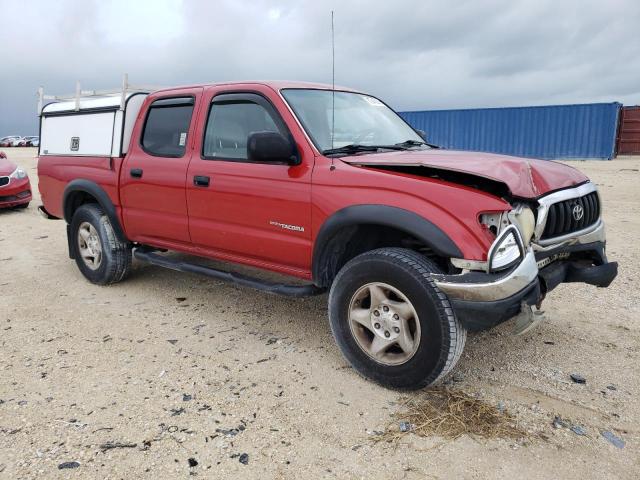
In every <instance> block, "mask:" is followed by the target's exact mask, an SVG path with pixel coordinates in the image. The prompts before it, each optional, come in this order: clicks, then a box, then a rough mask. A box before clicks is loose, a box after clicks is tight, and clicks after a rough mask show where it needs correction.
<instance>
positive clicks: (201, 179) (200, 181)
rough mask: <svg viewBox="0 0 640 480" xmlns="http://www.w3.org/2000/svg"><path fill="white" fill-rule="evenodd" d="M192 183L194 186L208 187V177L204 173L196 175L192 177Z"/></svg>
mask: <svg viewBox="0 0 640 480" xmlns="http://www.w3.org/2000/svg"><path fill="white" fill-rule="evenodd" d="M193 184H194V185H195V186H196V187H208V186H209V177H205V176H204V175H196V176H194V177H193Z"/></svg>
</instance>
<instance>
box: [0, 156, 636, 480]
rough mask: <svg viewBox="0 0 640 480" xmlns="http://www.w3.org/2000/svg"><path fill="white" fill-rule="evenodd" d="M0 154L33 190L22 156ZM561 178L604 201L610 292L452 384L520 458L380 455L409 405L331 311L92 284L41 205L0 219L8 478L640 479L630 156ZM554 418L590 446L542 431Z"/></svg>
mask: <svg viewBox="0 0 640 480" xmlns="http://www.w3.org/2000/svg"><path fill="white" fill-rule="evenodd" d="M6 151H7V154H8V156H9V157H10V158H12V159H14V160H15V161H17V162H18V163H19V164H21V165H22V166H23V167H25V168H26V169H27V170H28V172H29V174H30V176H31V180H32V183H33V187H34V188H35V189H36V190H37V175H36V160H35V159H34V158H33V155H34V153H33V150H32V149H6ZM572 165H574V166H576V167H578V168H579V169H581V170H583V171H585V172H586V173H587V174H588V175H590V176H591V177H592V178H593V179H594V181H595V182H597V183H598V185H599V186H600V191H601V193H602V195H603V197H604V201H605V212H604V216H605V219H606V222H607V224H608V236H609V248H608V254H609V257H610V259H615V260H617V261H619V262H620V274H619V277H618V278H617V280H616V281H615V283H614V285H612V286H611V288H609V289H605V290H603V289H596V288H595V287H591V286H587V285H561V286H560V287H559V288H558V289H557V290H556V291H554V292H553V293H552V294H551V296H550V298H548V299H547V300H546V302H545V309H546V311H547V312H548V313H549V320H548V321H547V322H546V323H544V324H542V325H541V326H539V327H538V328H537V329H536V330H534V331H533V332H531V333H529V334H527V335H525V336H521V337H514V336H512V335H511V334H510V332H511V328H512V325H510V324H509V323H507V324H504V325H502V326H500V327H499V328H497V329H494V330H492V331H490V332H485V333H482V334H476V335H471V336H470V338H469V339H468V342H467V347H466V350H465V353H464V356H463V358H462V360H461V362H460V363H459V365H458V368H457V370H456V373H455V375H454V377H453V380H451V381H450V383H451V384H452V386H453V387H454V388H459V389H462V390H464V391H466V392H469V393H474V394H478V395H480V396H482V397H483V398H485V399H486V400H487V401H488V402H492V403H496V404H497V403H498V402H503V403H504V404H505V405H506V408H507V409H508V410H509V411H511V412H512V413H513V414H514V415H515V416H516V418H517V419H518V421H519V422H520V424H521V425H522V426H523V427H524V428H526V429H527V430H529V431H530V432H532V437H531V438H530V439H528V440H525V441H520V442H514V441H511V440H504V439H495V440H481V439H473V438H469V437H462V438H459V439H457V440H444V439H440V438H422V437H417V436H415V435H414V434H409V435H407V436H406V437H404V438H403V439H402V440H401V441H400V442H399V443H397V444H391V443H386V442H379V443H376V442H375V441H374V439H375V438H376V435H375V432H376V431H381V430H384V429H385V428H386V427H387V426H388V425H389V423H390V422H391V421H392V420H391V417H390V416H391V414H393V413H394V412H398V411H402V409H401V405H400V402H401V401H402V397H403V395H402V394H400V393H398V392H394V391H390V390H385V389H383V388H381V387H378V386H376V385H374V384H372V383H370V382H368V381H366V380H364V379H362V378H360V377H359V376H358V375H357V374H356V373H355V372H354V371H353V370H351V368H350V367H349V366H348V365H347V363H346V362H345V360H344V359H343V358H342V357H341V355H340V352H339V351H338V349H337V347H336V346H335V344H334V342H333V339H332V337H331V332H330V329H329V325H328V321H327V317H326V297H325V296H321V297H317V298H311V299H305V300H294V299H287V298H280V297H273V296H269V295H266V294H262V293H258V292H254V291H250V290H245V289H241V288H236V287H234V286H231V285H227V284H223V283H218V282H215V281H210V280H208V279H204V278H201V277H198V276H195V275H187V274H180V273H176V272H172V271H169V270H163V269H161V268H157V267H152V266H148V265H144V264H140V263H135V266H134V271H133V274H132V276H131V277H130V279H129V280H128V281H126V282H124V283H121V284H118V285H114V286H110V287H98V286H94V285H91V284H89V283H88V282H87V281H85V280H84V278H83V277H82V276H81V275H80V273H79V271H78V270H77V268H76V266H75V263H74V262H73V261H71V260H69V259H68V258H67V251H66V240H65V225H64V222H62V221H47V220H44V219H43V218H41V217H40V216H39V215H38V213H37V211H36V206H37V205H38V204H39V201H38V198H37V195H36V198H35V199H34V201H33V203H32V204H31V206H30V207H29V209H27V210H26V211H5V212H2V213H0V478H11V479H14V478H15V479H17V478H114V479H115V478H154V479H157V478H162V479H166V478H187V477H189V476H194V475H196V476H198V477H201V478H231V477H233V478H250V479H251V478H260V479H269V478H301V477H305V478H314V479H315V478H381V479H382V478H394V479H401V478H407V479H413V478H416V479H417V478H429V479H445V478H477V479H483V478H535V479H548V478H563V479H571V478H576V479H578V478H579V479H585V478H597V479H605V478H619V479H622V478H625V479H632V478H638V477H640V432H639V427H640V382H639V378H638V374H637V372H638V363H639V360H640V315H639V313H640V308H639V306H638V304H639V302H638V300H639V295H638V292H639V287H640V283H639V281H638V277H639V275H640V242H638V236H639V235H640V193H639V191H638V185H639V179H640V172H639V170H640V158H638V157H636V158H620V159H617V160H614V161H611V162H604V161H593V162H572ZM570 373H579V374H581V375H583V376H584V377H585V378H586V379H587V382H586V384H585V385H578V384H575V383H573V382H572V381H571V380H570V378H569V374H570ZM412 395H415V394H412ZM556 415H560V416H562V418H564V419H567V421H568V422H570V424H573V425H580V426H582V427H584V429H585V430H586V433H587V435H586V436H578V435H577V434H575V433H573V432H572V431H571V430H569V429H567V428H560V429H554V428H553V427H552V425H551V423H552V420H553V418H554V416H556ZM603 430H610V431H612V432H614V433H615V434H616V435H617V436H619V437H620V438H622V439H623V440H624V441H625V442H626V445H625V447H624V448H622V449H619V448H616V447H615V446H613V445H612V444H611V443H609V442H607V441H606V440H605V439H604V438H603V437H602V436H601V434H600V432H601V431H603ZM540 434H541V435H540ZM107 442H115V443H121V444H128V445H133V444H135V446H129V447H121V448H113V449H104V448H101V445H103V444H105V443H107ZM242 454H247V456H248V463H247V464H244V463H241V461H240V459H242V460H245V459H246V458H247V457H245V456H242V457H241V455H242ZM190 458H191V459H194V460H195V461H196V462H197V465H195V466H190V465H189V459H190ZM72 461H76V462H78V463H79V464H80V466H79V467H78V468H75V469H68V470H66V469H65V470H59V468H58V466H59V465H60V464H61V463H63V462H72Z"/></svg>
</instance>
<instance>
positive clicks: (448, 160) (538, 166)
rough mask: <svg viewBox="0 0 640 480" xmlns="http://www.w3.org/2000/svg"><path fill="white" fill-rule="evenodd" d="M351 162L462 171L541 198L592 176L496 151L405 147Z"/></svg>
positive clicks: (519, 193)
mask: <svg viewBox="0 0 640 480" xmlns="http://www.w3.org/2000/svg"><path fill="white" fill-rule="evenodd" d="M341 160H342V161H343V162H346V163H349V164H351V165H368V166H372V167H375V166H378V165H379V166H383V165H384V166H394V165H397V166H424V167H429V168H434V169H439V170H447V171H453V172H462V173H467V174H471V175H476V176H479V177H484V178H488V179H491V180H495V181H498V182H502V183H504V184H505V185H506V186H507V187H508V188H509V191H510V192H511V194H512V195H514V196H516V197H521V198H537V197H540V196H541V195H544V194H545V193H548V192H551V191H553V190H558V189H561V188H566V187H571V186H574V185H578V184H581V183H584V182H586V181H588V180H589V179H588V178H587V177H586V176H585V175H583V174H582V172H580V171H579V170H577V169H575V168H573V167H570V166H568V165H563V164H561V163H557V162H553V161H551V160H535V159H531V158H521V157H511V156H508V155H497V154H495V153H482V152H462V151H456V150H441V149H432V150H403V151H394V152H389V153H375V154H364V155H352V156H348V157H342V158H341Z"/></svg>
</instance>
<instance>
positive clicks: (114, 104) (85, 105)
mask: <svg viewBox="0 0 640 480" xmlns="http://www.w3.org/2000/svg"><path fill="white" fill-rule="evenodd" d="M233 85H239V86H240V85H242V86H247V85H264V86H267V87H270V88H272V89H273V90H275V91H280V90H282V89H286V88H308V89H315V90H332V89H333V88H334V87H332V86H331V85H329V84H326V83H312V82H294V81H288V80H277V81H256V80H248V81H233V82H218V83H205V84H197V85H180V86H174V87H167V88H160V89H158V90H155V91H153V92H151V93H153V94H156V93H162V92H171V91H174V90H181V89H185V88H208V87H222V86H233ZM335 90H340V91H347V92H357V90H353V89H351V88H347V87H342V86H338V85H336V86H335ZM141 93H144V94H145V95H146V94H147V92H127V94H126V98H127V99H128V98H130V97H132V96H134V95H139V94H141ZM120 100H121V97H120V95H119V94H117V95H116V94H114V95H105V96H101V97H95V96H94V97H80V101H79V109H78V110H81V111H82V110H103V109H104V110H109V109H117V108H119V107H120ZM75 110H76V103H75V100H69V101H62V102H53V103H49V104H47V105H45V106H44V107H43V108H42V114H43V115H46V114H55V113H62V112H73V111H75Z"/></svg>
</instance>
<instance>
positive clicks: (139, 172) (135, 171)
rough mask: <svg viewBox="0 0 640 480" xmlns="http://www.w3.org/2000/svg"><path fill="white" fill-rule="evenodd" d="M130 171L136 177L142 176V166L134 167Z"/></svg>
mask: <svg viewBox="0 0 640 480" xmlns="http://www.w3.org/2000/svg"><path fill="white" fill-rule="evenodd" d="M129 173H130V174H131V176H132V177H134V178H142V169H141V168H132V169H131V170H130V171H129Z"/></svg>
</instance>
